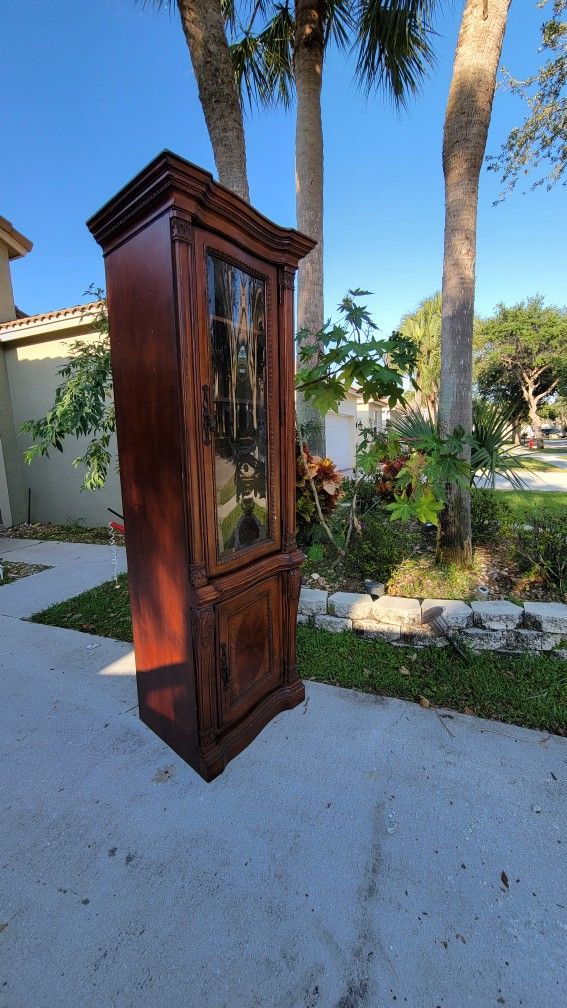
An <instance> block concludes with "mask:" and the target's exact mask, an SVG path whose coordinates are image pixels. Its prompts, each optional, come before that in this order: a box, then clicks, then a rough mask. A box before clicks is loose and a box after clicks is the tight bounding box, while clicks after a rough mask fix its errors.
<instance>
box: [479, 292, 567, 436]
mask: <svg viewBox="0 0 567 1008" xmlns="http://www.w3.org/2000/svg"><path fill="white" fill-rule="evenodd" d="M475 368H476V374H477V384H478V387H479V389H480V391H481V392H482V393H485V392H489V393H490V394H491V395H492V396H493V397H494V395H495V392H496V390H502V392H501V394H502V395H503V393H504V390H506V389H507V388H508V389H509V388H510V387H511V385H513V386H514V387H517V388H518V389H519V390H521V394H522V396H523V400H524V403H525V406H526V408H527V411H528V414H529V418H530V421H531V423H532V426H533V429H534V434H535V438H536V444H537V446H538V447H539V448H543V435H542V432H541V419H540V416H539V413H538V410H539V407H540V404H543V403H544V402H545V401H546V400H547V399H549V397H550V396H552V395H553V394H554V393H555V392H560V393H562V392H564V391H567V309H565V308H563V309H561V308H556V307H554V306H549V307H547V306H545V305H544V303H543V298H542V297H541V296H539V295H538V296H536V297H531V298H528V299H527V300H526V301H521V302H520V303H519V304H515V305H512V306H511V307H507V306H506V305H504V304H499V305H498V306H497V308H496V313H495V315H494V316H493V318H490V319H486V320H484V321H483V322H481V323H480V325H479V328H478V349H477V352H476V362H475Z"/></svg>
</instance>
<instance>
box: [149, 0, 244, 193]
mask: <svg viewBox="0 0 567 1008" xmlns="http://www.w3.org/2000/svg"><path fill="white" fill-rule="evenodd" d="M141 2H142V3H143V4H145V3H152V2H153V4H154V5H155V6H156V7H158V8H171V6H172V4H173V2H174V0H141ZM175 2H176V4H177V7H178V10H179V15H180V17H181V25H182V28H183V33H184V35H185V39H186V41H187V46H188V49H189V54H190V56H191V63H192V64H193V70H194V72H195V78H196V80H197V87H198V90H199V99H200V102H201V106H202V108H203V114H204V116H205V122H206V124H207V129H208V131H209V137H210V140H211V145H212V148H213V154H214V158H215V164H216V166H217V172H218V176H219V181H220V182H221V183H222V185H224V186H226V187H227V189H232V191H233V192H235V193H236V194H237V196H241V197H242V199H245V200H247V201H249V199H250V196H249V191H248V175H247V171H246V146H245V140H244V124H243V118H242V107H241V104H240V99H239V94H238V89H237V86H236V82H235V79H234V71H233V66H232V60H231V56H230V50H229V47H228V42H227V38H226V32H225V21H224V11H223V5H224V6H226V3H225V0H222V3H221V0H175Z"/></svg>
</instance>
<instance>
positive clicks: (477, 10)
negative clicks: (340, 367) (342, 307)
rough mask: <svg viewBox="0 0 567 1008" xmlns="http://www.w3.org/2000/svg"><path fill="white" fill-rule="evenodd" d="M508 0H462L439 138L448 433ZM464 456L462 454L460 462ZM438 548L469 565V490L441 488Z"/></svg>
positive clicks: (465, 347)
mask: <svg viewBox="0 0 567 1008" xmlns="http://www.w3.org/2000/svg"><path fill="white" fill-rule="evenodd" d="M510 2H511V0H490V3H487V0H466V3H465V8H464V12H463V17H462V21H461V27H460V31H459V37H458V41H457V48H456V51H455V60H454V64H453V76H452V79H451V85H450V88H449V97H448V100H447V109H446V113H445V126H444V133H443V174H444V178H445V240H444V256H443V285H442V299H443V312H442V326H441V381H440V391H439V422H440V427H441V430H442V431H444V432H446V433H448V432H450V431H453V430H455V429H456V428H460V429H462V430H463V431H464V432H465V434H470V432H471V429H472V343H473V320H474V289H475V253H476V230H477V206H478V183H479V175H480V168H481V165H482V161H483V158H484V151H485V148H486V138H487V134H488V127H489V125H490V116H491V112H492V102H493V98H494V89H495V86H496V73H497V69H498V64H499V62H500V54H501V51H502V42H503V39H504V31H505V28H506V20H507V17H508V10H509V7H510ZM469 457H470V454H469V451H468V450H465V458H466V459H467V460H468V458H469ZM440 547H441V550H442V552H443V553H444V554H445V556H446V558H450V557H454V558H455V559H459V560H461V561H465V562H470V561H471V559H472V538H471V511H470V493H469V488H468V487H465V486H463V485H458V484H455V485H453V486H450V487H448V490H447V507H446V508H445V510H444V512H443V514H442V516H441V538H440Z"/></svg>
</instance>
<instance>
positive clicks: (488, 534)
mask: <svg viewBox="0 0 567 1008" xmlns="http://www.w3.org/2000/svg"><path fill="white" fill-rule="evenodd" d="M471 510H472V515H471V517H472V537H473V542H475V543H488V542H494V540H495V539H498V538H499V536H501V535H502V532H503V531H504V530H505V528H506V527H507V526H508V525H509V523H510V520H511V516H512V512H511V510H510V508H509V507H508V504H507V503H506V501H505V500H504V496H503V494H498V493H495V491H494V490H488V489H485V488H481V487H471Z"/></svg>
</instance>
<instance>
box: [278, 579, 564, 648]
mask: <svg viewBox="0 0 567 1008" xmlns="http://www.w3.org/2000/svg"><path fill="white" fill-rule="evenodd" d="M433 607H441V609H442V610H443V613H442V615H443V620H444V621H445V625H446V626H447V628H448V632H449V633H450V634H451V635H454V636H455V637H456V639H458V640H462V641H463V642H466V643H467V644H468V645H469V646H470V647H472V648H473V650H475V651H502V652H504V653H507V654H521V653H540V652H542V651H548V652H549V651H552V650H553V651H554V652H555V653H556V654H557V655H558V656H560V657H565V656H566V654H567V652H566V651H565V649H564V648H561V644H563V643H564V642H567V605H564V604H563V603H559V602H526V603H525V604H524V605H523V606H520V605H516V604H515V603H513V602H507V601H506V600H494V601H490V602H472V603H471V604H470V605H468V604H467V603H466V602H459V601H455V600H454V599H424V600H423V601H422V602H420V601H419V599H408V598H399V597H397V596H394V595H383V596H382V597H381V598H377V599H373V598H372V596H371V595H366V594H364V593H361V592H335V593H334V594H331V595H330V594H329V593H328V592H326V591H322V590H321V589H319V588H302V589H301V596H300V600H299V613H298V617H297V619H298V622H299V623H310V624H312V625H313V626H315V627H318V628H320V629H324V630H329V631H331V632H332V633H343V632H345V631H354V633H356V634H358V635H359V636H362V637H367V638H369V639H373V640H383V641H386V642H387V643H389V644H394V645H396V646H398V647H402V646H404V647H407V646H409V647H427V646H430V647H432V646H433V647H445V646H447V640H446V638H445V637H443V636H440V635H438V634H437V633H436V632H435V630H434V629H433V628H432V627H430V626H429V625H426V624H423V623H422V619H423V617H424V616H426V615H427V613H428V612H429V611H430V610H431V609H432V608H433Z"/></svg>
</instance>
